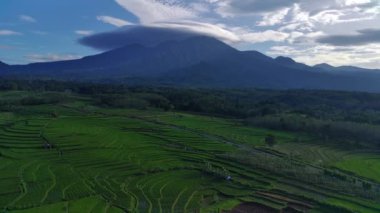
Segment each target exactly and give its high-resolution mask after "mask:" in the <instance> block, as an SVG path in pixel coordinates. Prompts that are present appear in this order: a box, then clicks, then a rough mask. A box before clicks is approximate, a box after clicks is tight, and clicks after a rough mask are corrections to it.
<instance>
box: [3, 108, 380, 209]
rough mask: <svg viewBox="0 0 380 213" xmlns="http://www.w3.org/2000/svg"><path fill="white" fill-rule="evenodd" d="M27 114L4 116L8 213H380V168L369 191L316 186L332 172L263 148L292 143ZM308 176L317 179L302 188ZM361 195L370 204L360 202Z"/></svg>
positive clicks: (190, 127) (206, 128)
mask: <svg viewBox="0 0 380 213" xmlns="http://www.w3.org/2000/svg"><path fill="white" fill-rule="evenodd" d="M71 107H72V106H71ZM22 112H23V113H15V114H12V113H2V114H1V115H0V118H1V122H0V125H1V129H0V162H1V164H0V171H1V172H0V189H1V190H0V209H1V210H2V211H4V212H17V213H24V212H25V213H26V212H222V211H228V210H232V211H234V210H233V209H235V210H238V209H239V208H243V209H244V208H256V209H258V208H259V207H258V206H265V209H267V210H268V209H269V210H268V211H269V212H270V211H272V212H279V211H281V210H283V211H284V212H304V211H311V212H334V213H335V212H369V213H371V212H373V213H376V212H380V204H379V203H380V202H379V199H380V197H377V195H378V194H376V193H377V191H376V190H378V189H379V188H377V183H376V182H375V181H379V179H376V178H373V177H377V175H378V173H376V172H378V171H377V170H376V168H377V166H378V165H379V164H378V162H380V161H378V158H377V159H375V158H370V157H369V158H366V161H365V162H367V164H366V166H368V168H373V170H371V173H370V174H367V173H364V172H365V171H361V170H360V169H358V170H355V171H354V172H355V173H356V172H357V174H358V175H360V176H362V177H368V178H371V177H372V179H373V182H371V181H370V182H368V183H370V184H371V189H368V191H364V192H363V191H361V190H362V189H361V188H360V187H361V186H360V184H359V183H361V182H360V181H362V179H361V178H360V177H355V176H352V175H347V179H346V180H342V181H341V182H340V184H341V185H339V184H338V185H337V186H336V188H333V187H328V185H324V184H317V183H318V181H329V180H330V179H328V178H325V179H326V180H325V179H323V180H322V179H321V180H320V179H318V178H316V180H314V179H313V178H311V177H313V174H314V176H318V175H320V174H323V172H322V171H323V169H324V168H322V167H319V166H315V165H312V164H310V163H302V162H301V161H300V160H292V159H289V158H288V156H287V154H286V151H283V152H281V150H280V149H279V150H280V151H279V150H277V151H276V150H270V149H267V148H265V147H264V138H265V136H266V135H267V134H268V133H271V134H274V135H276V136H277V137H278V138H279V141H280V142H279V143H280V145H281V144H289V143H292V142H294V138H295V137H297V135H294V134H291V133H286V132H274V131H270V130H265V129H255V128H250V127H244V126H242V125H241V124H239V123H238V122H237V121H231V120H228V119H221V118H211V117H206V116H195V115H189V114H183V113H172V112H168V113H165V112H156V111H131V110H109V109H108V110H106V109H104V110H103V109H97V110H93V111H91V112H87V111H83V110H80V109H79V108H75V107H72V108H70V107H68V106H50V105H44V106H36V107H28V108H27V109H23V110H22ZM51 112H56V113H57V114H59V116H51ZM298 137H305V139H308V138H307V136H298ZM312 150H313V149H310V150H309V152H313V151H312ZM329 152H330V151H329ZM331 152H333V151H331ZM233 156H237V157H233ZM355 156H356V155H355ZM239 157H244V159H246V161H244V162H243V161H241V159H243V158H239ZM239 159H240V160H239ZM354 159H355V158H349V159H347V160H346V161H343V162H342V164H340V165H338V166H339V167H340V168H342V169H345V170H348V171H352V169H351V168H352V165H354V164H353V163H352V162H347V161H350V160H354ZM278 162H286V165H287V166H281V165H280V166H279V164H278ZM346 164H349V165H350V167H347V168H346V166H345V165H346ZM288 165H290V166H288ZM357 167H358V168H359V165H358V166H357ZM300 169H304V170H302V171H308V172H310V176H308V177H310V178H309V179H304V180H302V178H304V177H302V178H301V177H300V176H299V174H298V173H297V172H296V171H298V170H300ZM276 170H277V171H286V172H289V174H287V173H286V174H285V173H284V174H282V173H281V172H279V173H276ZM292 172H293V173H294V174H293V176H292ZM311 179H313V180H311ZM354 179H355V181H357V183H356V184H355V183H353V182H352V180H354ZM326 183H329V182H326ZM346 187H350V188H352V189H356V188H357V191H354V190H352V191H347V189H346ZM360 193H365V194H368V196H367V197H365V196H364V197H363V198H358V197H357V194H360ZM371 195H373V196H371ZM260 208H261V207H260ZM1 210H0V211H1Z"/></svg>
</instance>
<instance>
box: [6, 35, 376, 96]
mask: <svg viewBox="0 0 380 213" xmlns="http://www.w3.org/2000/svg"><path fill="white" fill-rule="evenodd" d="M9 69H10V70H11V72H10V74H7V75H8V76H11V77H15V78H28V79H30V78H37V79H39V78H43V79H59V80H76V81H78V80H80V81H107V82H119V83H120V82H121V83H123V82H124V83H125V82H127V83H136V82H137V83H144V82H145V83H147V82H149V83H158V84H170V85H176V86H197V87H238V88H243V87H244V88H248V87H250V88H253V87H260V88H271V89H334V90H359V91H371V92H380V84H379V82H380V72H370V71H369V70H365V69H360V68H357V71H355V72H352V70H353V69H352V68H351V69H350V72H343V71H339V72H332V71H334V70H343V69H345V68H344V67H341V68H335V67H332V66H329V65H317V66H314V67H310V66H307V65H305V64H302V63H297V62H296V61H294V60H293V59H291V58H286V57H277V58H276V59H273V58H271V57H268V56H266V55H264V54H262V53H260V52H257V51H238V50H236V49H234V48H232V47H230V46H229V45H227V44H225V43H223V42H221V41H219V40H217V39H214V38H209V37H204V36H194V37H191V38H186V39H183V40H176V41H166V42H163V43H160V44H158V45H156V46H143V45H139V44H132V45H127V46H124V47H121V48H118V49H114V50H111V51H108V52H104V53H101V54H97V55H93V56H88V57H84V58H81V59H77V60H70V61H59V62H49V63H34V64H29V65H16V66H10V67H9Z"/></svg>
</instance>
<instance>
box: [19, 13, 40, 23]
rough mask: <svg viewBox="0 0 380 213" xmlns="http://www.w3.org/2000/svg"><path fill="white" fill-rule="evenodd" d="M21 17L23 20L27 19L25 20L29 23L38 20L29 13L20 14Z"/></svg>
mask: <svg viewBox="0 0 380 213" xmlns="http://www.w3.org/2000/svg"><path fill="white" fill-rule="evenodd" d="M19 18H20V20H21V21H25V22H29V23H35V22H37V20H36V19H35V18H33V17H31V16H28V15H20V17H19Z"/></svg>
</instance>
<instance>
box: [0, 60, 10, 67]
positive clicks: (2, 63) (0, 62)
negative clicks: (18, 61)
mask: <svg viewBox="0 0 380 213" xmlns="http://www.w3.org/2000/svg"><path fill="white" fill-rule="evenodd" d="M0 66H8V64H6V63H4V62H2V61H0Z"/></svg>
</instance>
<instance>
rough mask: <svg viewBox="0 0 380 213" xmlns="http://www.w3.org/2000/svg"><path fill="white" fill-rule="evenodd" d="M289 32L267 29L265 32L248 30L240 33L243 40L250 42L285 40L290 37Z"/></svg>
mask: <svg viewBox="0 0 380 213" xmlns="http://www.w3.org/2000/svg"><path fill="white" fill-rule="evenodd" d="M289 36H290V35H289V34H288V33H283V32H278V31H273V30H266V31H263V32H246V33H242V34H241V35H240V37H241V39H242V41H244V42H249V43H262V42H267V41H274V42H283V41H285V40H286V39H287V38H289Z"/></svg>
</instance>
